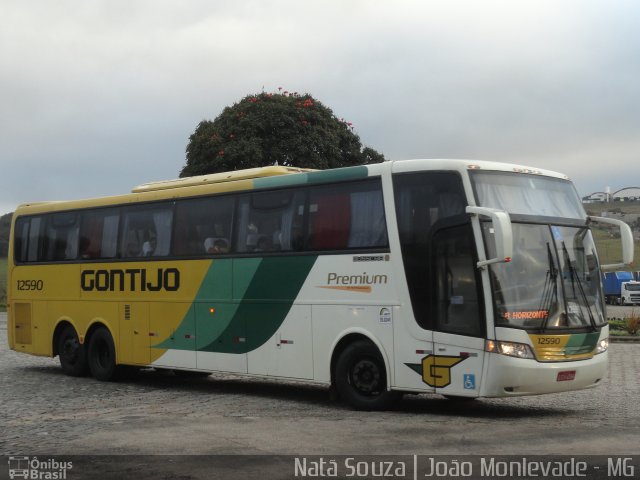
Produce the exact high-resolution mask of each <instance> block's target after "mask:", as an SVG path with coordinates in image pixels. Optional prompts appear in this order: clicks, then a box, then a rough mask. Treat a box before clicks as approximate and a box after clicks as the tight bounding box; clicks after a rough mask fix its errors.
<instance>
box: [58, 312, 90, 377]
mask: <svg viewBox="0 0 640 480" xmlns="http://www.w3.org/2000/svg"><path fill="white" fill-rule="evenodd" d="M57 350H58V357H59V358H60V366H61V367H62V371H63V372H64V373H65V374H67V375H69V376H71V377H84V376H86V375H87V374H88V373H89V364H88V362H87V351H86V348H85V345H83V344H82V343H80V341H79V340H78V334H77V332H76V329H75V328H73V326H72V325H66V326H65V327H64V328H63V329H62V331H61V332H60V335H59V336H58V342H57Z"/></svg>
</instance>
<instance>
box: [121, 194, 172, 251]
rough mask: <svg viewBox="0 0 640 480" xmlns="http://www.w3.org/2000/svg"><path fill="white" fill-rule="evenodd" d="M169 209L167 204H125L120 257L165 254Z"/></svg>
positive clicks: (169, 229) (168, 240)
mask: <svg viewBox="0 0 640 480" xmlns="http://www.w3.org/2000/svg"><path fill="white" fill-rule="evenodd" d="M172 220H173V211H172V206H171V205H170V204H159V205H158V204H156V205H151V206H147V205H144V206H140V207H125V208H124V209H123V227H122V230H123V231H122V236H121V246H120V248H121V255H122V256H123V257H124V258H138V257H164V256H167V255H169V247H170V245H171V224H172Z"/></svg>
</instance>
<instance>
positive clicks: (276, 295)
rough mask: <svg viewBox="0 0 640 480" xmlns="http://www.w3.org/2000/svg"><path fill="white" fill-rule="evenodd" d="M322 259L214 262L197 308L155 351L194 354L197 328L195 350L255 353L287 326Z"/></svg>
mask: <svg viewBox="0 0 640 480" xmlns="http://www.w3.org/2000/svg"><path fill="white" fill-rule="evenodd" d="M316 259H317V256H291V257H266V258H245V259H234V260H218V261H214V262H212V265H211V267H210V268H209V270H208V272H207V274H206V275H205V278H204V280H203V282H202V285H201V286H200V289H199V290H198V294H197V295H196V298H195V300H194V304H193V308H190V309H189V311H188V313H187V314H186V316H185V318H184V319H183V320H182V322H181V323H180V326H179V327H178V328H177V330H176V332H175V333H174V334H173V335H172V337H173V338H172V339H166V340H164V341H163V342H161V343H159V344H158V345H155V346H154V348H172V349H178V350H193V348H194V345H193V342H192V341H190V340H189V339H188V338H186V337H185V335H187V334H189V333H193V330H194V325H195V333H196V343H195V348H196V349H197V350H199V351H206V352H220V353H247V352H249V351H251V350H255V349H256V348H258V347H260V346H261V345H263V344H264V343H265V342H266V341H267V340H268V339H269V338H271V336H273V334H274V333H275V332H276V331H277V330H278V328H279V327H280V325H282V322H283V321H284V319H285V318H286V316H287V314H288V313H289V310H290V309H291V306H292V305H293V302H294V300H295V299H296V298H297V296H298V293H299V292H300V289H301V288H302V285H303V284H304V282H305V280H306V279H307V277H308V276H309V272H310V271H311V268H312V267H313V265H314V264H315V261H316ZM232 262H233V264H232ZM232 265H233V267H232ZM232 268H233V273H232ZM232 277H233V278H232ZM230 285H233V297H235V298H233V299H232V298H231V296H232V295H230V294H231V289H230Z"/></svg>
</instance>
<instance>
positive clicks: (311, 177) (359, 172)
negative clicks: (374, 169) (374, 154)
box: [253, 165, 369, 188]
mask: <svg viewBox="0 0 640 480" xmlns="http://www.w3.org/2000/svg"><path fill="white" fill-rule="evenodd" d="M368 175H369V169H368V168H367V167H366V166H364V165H359V166H356V167H345V168H336V169H335V170H319V171H317V172H309V173H296V174H292V175H279V176H274V177H265V178H256V179H254V180H253V185H254V187H255V188H274V187H288V186H293V185H306V184H315V183H331V182H343V181H346V180H359V179H362V178H367V176H368Z"/></svg>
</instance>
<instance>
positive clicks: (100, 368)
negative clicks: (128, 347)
mask: <svg viewBox="0 0 640 480" xmlns="http://www.w3.org/2000/svg"><path fill="white" fill-rule="evenodd" d="M88 359H89V369H90V370H91V375H93V377H94V378H95V379H96V380H100V381H103V382H104V381H108V380H115V376H116V370H117V366H116V349H115V346H114V344H113V338H112V337H111V333H109V330H107V329H106V328H104V327H100V328H98V329H97V330H96V331H95V332H93V335H91V339H90V340H89V353H88Z"/></svg>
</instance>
